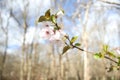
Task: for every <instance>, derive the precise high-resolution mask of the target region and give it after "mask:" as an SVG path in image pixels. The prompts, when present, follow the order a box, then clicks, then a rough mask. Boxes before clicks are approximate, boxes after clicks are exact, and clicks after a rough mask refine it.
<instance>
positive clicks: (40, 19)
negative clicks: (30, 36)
mask: <svg viewBox="0 0 120 80" xmlns="http://www.w3.org/2000/svg"><path fill="white" fill-rule="evenodd" d="M43 21H46V18H45V16H40V18H39V19H38V22H43Z"/></svg>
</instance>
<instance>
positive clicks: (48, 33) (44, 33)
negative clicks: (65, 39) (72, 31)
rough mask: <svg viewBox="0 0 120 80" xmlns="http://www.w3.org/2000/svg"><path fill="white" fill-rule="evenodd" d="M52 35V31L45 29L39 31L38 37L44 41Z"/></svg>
mask: <svg viewBox="0 0 120 80" xmlns="http://www.w3.org/2000/svg"><path fill="white" fill-rule="evenodd" d="M53 34H54V31H53V29H52V28H49V27H46V28H43V29H42V30H41V32H40V37H41V38H44V39H49V38H50V37H51V35H53Z"/></svg>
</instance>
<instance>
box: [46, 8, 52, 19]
mask: <svg viewBox="0 0 120 80" xmlns="http://www.w3.org/2000/svg"><path fill="white" fill-rule="evenodd" d="M50 16H51V14H50V9H48V10H47V11H46V12H45V18H46V19H50Z"/></svg>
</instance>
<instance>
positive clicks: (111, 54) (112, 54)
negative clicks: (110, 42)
mask: <svg viewBox="0 0 120 80" xmlns="http://www.w3.org/2000/svg"><path fill="white" fill-rule="evenodd" d="M107 55H109V56H110V57H113V58H115V57H116V56H115V54H114V52H109V51H108V52H107Z"/></svg>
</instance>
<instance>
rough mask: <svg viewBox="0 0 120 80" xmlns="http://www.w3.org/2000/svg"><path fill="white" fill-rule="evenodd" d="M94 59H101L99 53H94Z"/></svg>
mask: <svg viewBox="0 0 120 80" xmlns="http://www.w3.org/2000/svg"><path fill="white" fill-rule="evenodd" d="M93 57H94V58H95V59H99V58H101V57H102V55H101V53H95V54H94V56H93Z"/></svg>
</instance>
